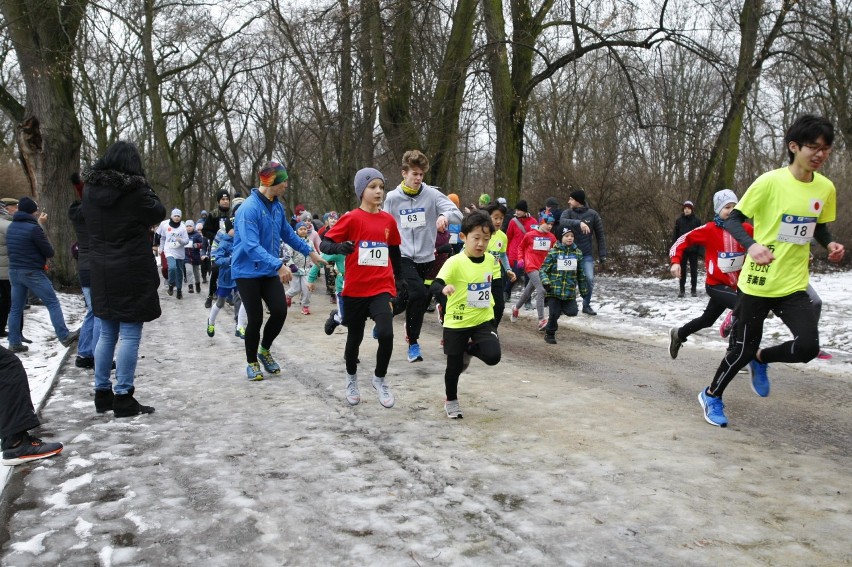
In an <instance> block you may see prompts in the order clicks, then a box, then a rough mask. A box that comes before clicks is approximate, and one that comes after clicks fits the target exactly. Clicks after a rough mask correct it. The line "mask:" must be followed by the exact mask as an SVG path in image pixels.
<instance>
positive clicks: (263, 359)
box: [257, 351, 281, 374]
mask: <svg viewBox="0 0 852 567" xmlns="http://www.w3.org/2000/svg"><path fill="white" fill-rule="evenodd" d="M257 359H258V360H259V361H260V363H261V364H262V365H263V367H264V368H265V369H266V371H267V372H269V373H270V374H281V367H280V366H278V363H277V362H275V359H274V358H272V355H271V354H269V353H266V354H263V353H262V352H260V351H258V353H257Z"/></svg>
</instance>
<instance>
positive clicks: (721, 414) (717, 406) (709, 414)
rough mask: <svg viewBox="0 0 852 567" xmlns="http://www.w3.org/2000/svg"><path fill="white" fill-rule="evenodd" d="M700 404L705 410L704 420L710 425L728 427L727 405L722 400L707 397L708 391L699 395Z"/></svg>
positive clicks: (703, 391) (702, 391)
mask: <svg viewBox="0 0 852 567" xmlns="http://www.w3.org/2000/svg"><path fill="white" fill-rule="evenodd" d="M698 403H699V404H701V407H702V409H703V410H704V419H705V420H707V423H709V424H710V425H715V426H717V427H727V426H728V417H727V416H726V415H725V403H724V402H723V401H722V398H714V397H713V396H708V395H707V390H701V392H700V393H699V394H698Z"/></svg>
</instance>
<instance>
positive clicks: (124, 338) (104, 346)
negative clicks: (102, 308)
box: [95, 319, 142, 395]
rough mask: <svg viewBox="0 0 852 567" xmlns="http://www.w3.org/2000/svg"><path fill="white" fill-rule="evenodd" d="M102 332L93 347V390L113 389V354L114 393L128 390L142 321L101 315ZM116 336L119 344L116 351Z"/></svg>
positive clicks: (133, 371)
mask: <svg viewBox="0 0 852 567" xmlns="http://www.w3.org/2000/svg"><path fill="white" fill-rule="evenodd" d="M100 321H101V336H100V338H99V339H98V345H97V347H96V348H95V390H112V389H113V388H112V382H110V378H109V377H110V373H111V372H112V359H113V356H115V381H116V384H115V393H116V394H118V395H121V394H128V393H130V389H131V388H133V379H134V377H135V375H136V361H137V358H138V354H139V343H140V342H141V340H142V323H141V322H140V323H125V322H121V321H113V320H111V319H101V320H100ZM119 338H120V339H121V345H120V346H119V348H118V354H116V352H115V347H116V344H118V340H119Z"/></svg>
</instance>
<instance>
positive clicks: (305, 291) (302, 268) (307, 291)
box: [284, 221, 314, 315]
mask: <svg viewBox="0 0 852 567" xmlns="http://www.w3.org/2000/svg"><path fill="white" fill-rule="evenodd" d="M309 224H311V223H310V221H308V222H305V221H301V222H298V223H296V235H297V236H298V237H299V238H300V239H301V240H302V241H303V242H304V243H305V244H307V245H308V246H310V247H311V248H313V243H312V242H311V241H310V240H309V239H308V225H309ZM284 262H285V263H286V264H287V265H288V266H289V267H290V271H292V272H293V279H291V280H290V288H289V289H288V290H287V294H286V295H287V307H290V306H291V305H292V304H293V298H294V297H296V296H297V295H299V294H300V293H301V294H302V315H310V314H311V291H313V290H312V289H311V288H310V287H309V286H308V272H309V271H310V269H311V268H312V267H313V265H314V264H313V262H311V259H310V257H309V256H306V255H304V254H302V253H301V252H299V251H298V250H295V249H294V248H293V247H292V246H285V247H284Z"/></svg>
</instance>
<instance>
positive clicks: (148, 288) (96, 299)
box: [83, 170, 166, 323]
mask: <svg viewBox="0 0 852 567" xmlns="http://www.w3.org/2000/svg"><path fill="white" fill-rule="evenodd" d="M84 177H85V181H86V186H85V188H84V190H83V217H84V218H85V220H86V229H87V230H88V232H89V267H90V270H91V282H92V310H93V311H94V314H95V316H96V317H100V318H101V319H109V320H112V321H122V322H125V323H134V322H135V323H139V322H147V321H153V320H154V319H156V318H158V317H159V316H160V314H161V311H160V299H159V296H158V294H157V288H158V287H159V285H160V277H159V275H158V274H157V264H156V262H155V261H154V256H153V254H152V252H151V240H150V238H149V228H150V227H151V225H155V224H159V222H160V221H162V220H163V219H164V218H166V208H165V207H164V206H163V204H162V203H161V202H160V199H159V198H158V197H157V195H156V194H155V193H154V191H153V190H152V189H151V186H150V185H148V182H147V181H146V179H145V178H144V177H140V176H132V175H126V174H124V173H120V172H117V171H109V170H90V171H88V172H86V173H85V176H84Z"/></svg>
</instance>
